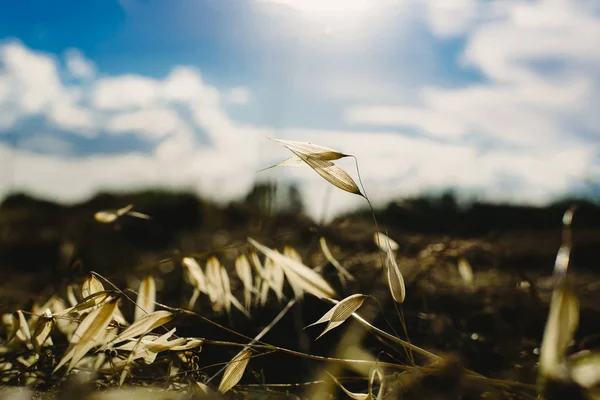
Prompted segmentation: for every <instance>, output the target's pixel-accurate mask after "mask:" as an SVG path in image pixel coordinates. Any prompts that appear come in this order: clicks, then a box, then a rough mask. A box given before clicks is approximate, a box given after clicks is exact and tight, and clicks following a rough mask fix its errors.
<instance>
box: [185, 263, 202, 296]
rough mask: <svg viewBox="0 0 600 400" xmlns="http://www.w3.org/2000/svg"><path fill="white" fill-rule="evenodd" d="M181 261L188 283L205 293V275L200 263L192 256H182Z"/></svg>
mask: <svg viewBox="0 0 600 400" xmlns="http://www.w3.org/2000/svg"><path fill="white" fill-rule="evenodd" d="M182 263H183V266H184V268H185V272H186V277H187V278H188V280H189V281H190V283H191V284H192V285H193V286H194V287H196V289H198V290H199V291H201V292H202V293H207V290H206V287H207V284H206V276H205V275H204V272H203V271H202V268H201V267H200V264H198V262H197V261H196V260H195V259H193V258H192V257H183V260H182Z"/></svg>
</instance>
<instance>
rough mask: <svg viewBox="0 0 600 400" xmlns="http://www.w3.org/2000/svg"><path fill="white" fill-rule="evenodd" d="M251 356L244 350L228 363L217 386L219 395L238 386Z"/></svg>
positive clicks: (248, 351)
mask: <svg viewBox="0 0 600 400" xmlns="http://www.w3.org/2000/svg"><path fill="white" fill-rule="evenodd" d="M251 354H252V353H251V352H250V350H244V351H242V352H241V353H239V354H238V355H237V356H235V357H234V358H233V359H232V360H231V361H230V362H229V365H227V368H225V372H223V379H221V383H220V384H219V393H226V392H228V391H229V390H230V389H231V388H232V387H234V386H235V385H237V384H238V382H239V381H240V380H241V379H242V376H243V375H244V371H245V370H246V366H248V361H250V356H251Z"/></svg>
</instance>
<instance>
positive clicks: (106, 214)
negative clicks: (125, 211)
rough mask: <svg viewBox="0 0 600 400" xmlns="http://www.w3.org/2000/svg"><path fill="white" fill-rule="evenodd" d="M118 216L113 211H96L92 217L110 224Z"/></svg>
mask: <svg viewBox="0 0 600 400" xmlns="http://www.w3.org/2000/svg"><path fill="white" fill-rule="evenodd" d="M117 218H119V216H118V215H117V213H116V212H114V211H98V212H96V213H95V214H94V219H95V220H96V221H97V222H100V223H103V224H110V223H112V222H115V221H116V220H117Z"/></svg>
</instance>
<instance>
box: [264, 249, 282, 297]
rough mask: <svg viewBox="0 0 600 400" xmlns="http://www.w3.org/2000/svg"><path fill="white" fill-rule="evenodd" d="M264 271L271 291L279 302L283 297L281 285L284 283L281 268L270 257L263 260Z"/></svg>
mask: <svg viewBox="0 0 600 400" xmlns="http://www.w3.org/2000/svg"><path fill="white" fill-rule="evenodd" d="M265 273H266V275H267V281H268V285H269V286H270V287H271V289H273V292H275V296H277V301H279V302H280V303H281V300H282V299H283V285H284V283H285V275H284V273H283V268H281V266H279V265H277V264H275V262H274V261H273V260H272V259H270V258H267V259H266V260H265ZM265 302H266V299H265ZM263 305H264V304H263Z"/></svg>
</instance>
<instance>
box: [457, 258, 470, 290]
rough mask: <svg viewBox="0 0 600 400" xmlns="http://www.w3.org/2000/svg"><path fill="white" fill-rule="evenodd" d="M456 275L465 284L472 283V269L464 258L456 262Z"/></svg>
mask: <svg viewBox="0 0 600 400" xmlns="http://www.w3.org/2000/svg"><path fill="white" fill-rule="evenodd" d="M457 267H458V274H459V275H460V277H461V278H462V280H463V281H465V283H467V284H471V283H473V268H471V264H469V261H467V260H466V259H465V258H461V259H460V260H458V266H457Z"/></svg>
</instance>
